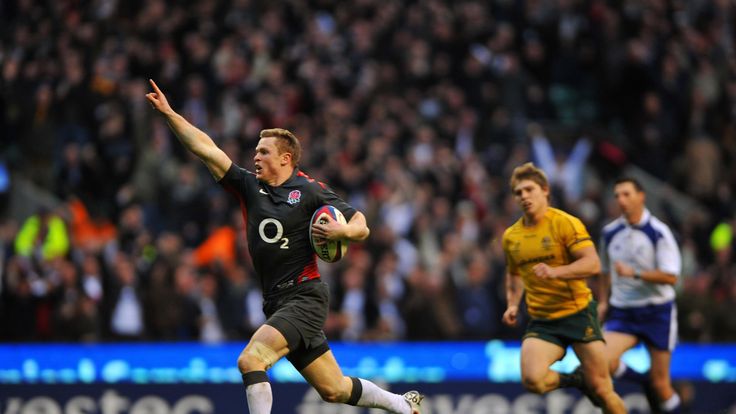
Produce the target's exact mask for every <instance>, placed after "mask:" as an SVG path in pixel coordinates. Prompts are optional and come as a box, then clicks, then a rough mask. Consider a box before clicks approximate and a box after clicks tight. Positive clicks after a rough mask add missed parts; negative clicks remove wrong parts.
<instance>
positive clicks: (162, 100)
mask: <svg viewBox="0 0 736 414" xmlns="http://www.w3.org/2000/svg"><path fill="white" fill-rule="evenodd" d="M148 82H149V83H150V84H151V87H152V88H153V92H150V93H147V94H146V99H148V102H149V103H150V104H151V107H153V109H155V110H157V111H159V112H161V113H162V114H167V113H169V112H171V106H170V105H169V101H168V100H166V96H165V95H164V93H163V92H161V89H159V88H158V85H156V82H154V81H153V79H149V80H148Z"/></svg>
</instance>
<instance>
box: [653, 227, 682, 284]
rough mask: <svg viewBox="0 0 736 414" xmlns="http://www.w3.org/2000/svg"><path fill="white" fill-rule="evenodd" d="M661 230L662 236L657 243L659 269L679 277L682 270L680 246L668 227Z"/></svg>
mask: <svg viewBox="0 0 736 414" xmlns="http://www.w3.org/2000/svg"><path fill="white" fill-rule="evenodd" d="M660 231H661V232H662V237H660V238H659V240H658V241H657V245H656V249H657V269H659V270H661V271H663V272H665V273H670V274H673V275H675V276H678V277H679V276H680V273H681V272H682V257H681V256H680V248H679V247H678V246H677V241H676V240H675V237H674V236H673V235H672V231H670V229H669V228H668V227H663V228H662V229H661V230H660Z"/></svg>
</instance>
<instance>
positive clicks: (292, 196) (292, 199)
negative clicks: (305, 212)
mask: <svg viewBox="0 0 736 414" xmlns="http://www.w3.org/2000/svg"><path fill="white" fill-rule="evenodd" d="M301 200H302V192H301V191H299V190H293V191H292V192H290V193H289V197H288V198H287V199H286V202H287V203H289V204H291V205H294V204H296V203H298V202H300V201H301Z"/></svg>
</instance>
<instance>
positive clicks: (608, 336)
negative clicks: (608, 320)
mask: <svg viewBox="0 0 736 414" xmlns="http://www.w3.org/2000/svg"><path fill="white" fill-rule="evenodd" d="M603 338H605V340H606V354H607V355H608V359H609V360H610V361H618V360H619V358H621V355H623V354H624V352H626V351H628V350H629V349H631V348H633V347H635V346H636V344H638V343H639V339H638V338H637V337H636V336H634V335H631V334H628V333H623V332H615V331H606V332H604V333H603Z"/></svg>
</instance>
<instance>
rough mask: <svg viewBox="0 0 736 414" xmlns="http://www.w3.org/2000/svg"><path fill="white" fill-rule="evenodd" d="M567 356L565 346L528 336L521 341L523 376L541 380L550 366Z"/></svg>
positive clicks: (528, 378)
mask: <svg viewBox="0 0 736 414" xmlns="http://www.w3.org/2000/svg"><path fill="white" fill-rule="evenodd" d="M564 356H565V348H563V347H562V346H560V345H558V344H554V343H552V342H549V341H545V340H543V339H538V338H526V339H524V342H522V343H521V376H522V378H525V379H527V380H541V379H543V378H544V377H545V376H546V375H547V371H549V367H550V366H551V365H552V364H554V363H555V362H556V361H558V360H560V359H562V357H564Z"/></svg>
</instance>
